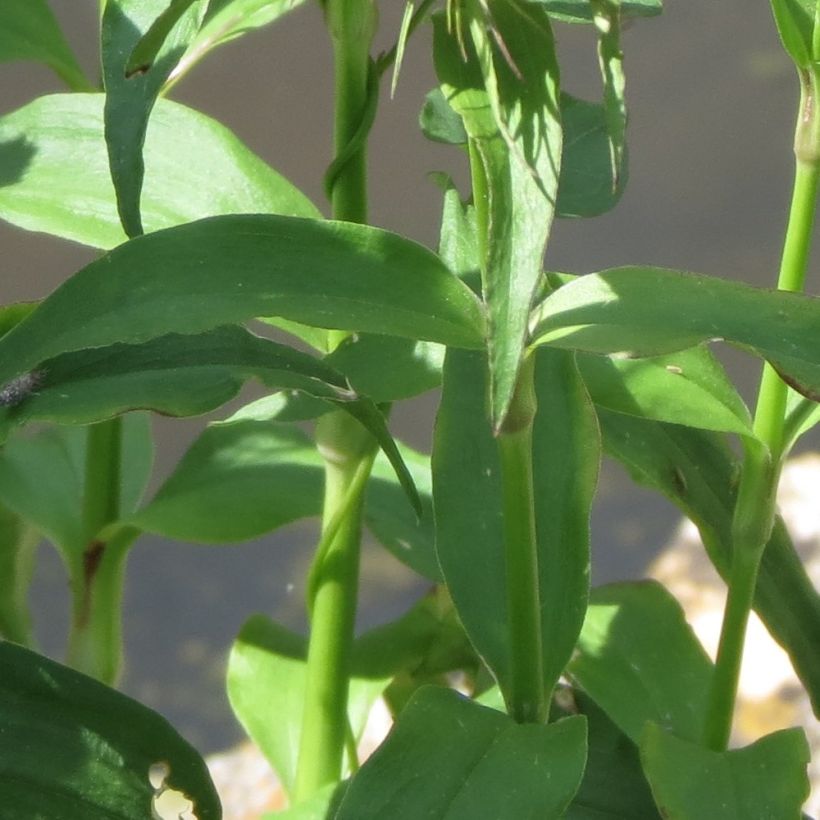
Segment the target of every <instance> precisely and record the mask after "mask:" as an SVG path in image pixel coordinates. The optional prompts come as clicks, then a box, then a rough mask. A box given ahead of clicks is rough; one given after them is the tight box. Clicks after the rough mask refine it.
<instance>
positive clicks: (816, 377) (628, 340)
mask: <svg viewBox="0 0 820 820" xmlns="http://www.w3.org/2000/svg"><path fill="white" fill-rule="evenodd" d="M534 320H535V329H534V331H533V337H534V339H535V340H536V344H550V345H556V346H558V347H567V348H575V349H578V350H585V351H589V352H593V353H616V352H618V353H623V354H625V355H628V356H652V355H658V354H662V353H670V352H673V351H676V350H683V349H684V348H688V347H694V346H695V345H697V344H700V343H701V342H705V341H710V340H717V339H723V340H726V341H727V342H732V343H734V344H737V345H741V346H743V347H749V348H752V349H753V350H755V351H756V352H757V353H758V354H759V355H760V356H763V357H764V358H766V359H768V360H769V361H770V362H771V363H772V365H773V366H774V367H775V368H776V369H777V370H778V371H779V372H780V374H781V375H782V376H783V378H784V379H785V380H786V381H788V383H789V384H790V385H791V386H792V387H794V388H795V390H798V391H799V392H801V393H804V394H805V395H808V396H809V397H810V398H811V397H813V396H820V356H818V354H817V350H818V348H817V345H816V344H815V340H816V338H817V334H818V333H820V299H817V298H814V297H811V296H805V295H802V294H797V293H787V292H785V291H774V290H764V289H762V288H754V287H751V286H750V285H744V284H740V283H738V282H730V281H728V280H724V279H716V278H713V277H709V276H699V275H697V274H693V273H681V272H679V271H672V270H665V269H663V268H635V267H629V268H615V269H613V270H609V271H604V272H602V273H593V274H589V275H588V276H581V277H579V278H578V279H576V280H575V281H573V282H570V283H569V284H567V285H565V286H564V287H562V288H559V289H558V290H557V291H555V292H554V293H552V294H550V295H549V296H548V297H547V298H546V300H545V301H544V302H542V303H541V305H540V306H539V307H538V308H536V310H535V312H534Z"/></svg>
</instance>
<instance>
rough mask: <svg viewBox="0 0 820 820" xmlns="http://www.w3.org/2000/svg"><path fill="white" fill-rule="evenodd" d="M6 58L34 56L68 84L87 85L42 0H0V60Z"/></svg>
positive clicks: (74, 86)
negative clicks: (0, 1)
mask: <svg viewBox="0 0 820 820" xmlns="http://www.w3.org/2000/svg"><path fill="white" fill-rule="evenodd" d="M10 60H37V61H38V62H42V63H45V64H46V65H47V66H49V67H50V68H51V69H52V70H53V71H54V72H55V73H56V74H57V75H58V76H59V77H60V78H61V79H62V80H63V82H64V83H65V84H66V85H67V86H68V87H69V88H72V89H75V90H77V91H88V90H89V89H90V88H91V86H90V85H89V83H88V80H86V78H85V75H84V74H83V71H82V69H81V68H80V66H79V64H78V63H77V58H76V57H75V56H74V54H73V52H72V51H71V47H70V46H69V45H68V43H67V42H66V40H65V37H63V33H62V31H60V26H59V24H58V23H57V20H56V18H55V17H54V13H53V12H52V11H51V8H50V7H49V5H48V3H47V2H46V0H3V2H2V4H0V62H7V61H10Z"/></svg>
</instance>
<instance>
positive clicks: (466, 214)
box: [437, 175, 480, 282]
mask: <svg viewBox="0 0 820 820" xmlns="http://www.w3.org/2000/svg"><path fill="white" fill-rule="evenodd" d="M437 182H438V184H439V185H440V186H441V189H442V191H443V192H444V203H443V206H442V213H441V231H440V234H439V254H440V255H441V258H442V259H443V260H444V262H445V263H446V265H447V267H448V268H450V270H451V271H452V272H453V273H454V274H455V275H456V276H458V277H460V278H462V279H464V281H465V282H471V281H473V280H477V279H478V273H479V268H480V265H479V251H478V234H477V229H476V217H475V208H474V207H473V206H472V205H471V204H468V203H466V202H462V201H461V197H460V196H459V193H458V190H457V189H456V187H455V185H454V183H453V180H452V179H450V177H448V176H446V175H440V177H439V178H438V179H437Z"/></svg>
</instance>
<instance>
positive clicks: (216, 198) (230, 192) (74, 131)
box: [0, 94, 320, 248]
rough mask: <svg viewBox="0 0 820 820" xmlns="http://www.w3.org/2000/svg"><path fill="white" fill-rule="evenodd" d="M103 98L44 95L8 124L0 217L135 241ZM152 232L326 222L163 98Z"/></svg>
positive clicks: (146, 195)
mask: <svg viewBox="0 0 820 820" xmlns="http://www.w3.org/2000/svg"><path fill="white" fill-rule="evenodd" d="M103 102H104V97H103V95H101V94H57V95H52V96H48V97H40V98H39V99H37V100H34V101H33V102H30V103H29V104H28V105H25V106H23V108H20V109H19V110H17V111H15V112H13V113H11V114H7V115H6V116H4V117H2V118H0V177H2V179H3V180H4V182H5V185H3V187H0V217H2V218H3V219H5V220H7V221H9V222H11V223H13V224H15V225H18V226H19V227H22V228H26V229H28V230H35V231H44V232H45V233H51V234H54V235H55V236H61V237H63V238H65V239H71V240H73V241H75V242H82V243H83V244H86V245H91V246H93V247H96V248H111V247H114V246H115V245H119V244H120V243H121V242H123V241H124V240H125V239H126V236H125V233H124V232H123V230H122V227H121V225H120V221H119V217H118V215H117V205H116V197H115V194H114V188H113V186H112V184H111V174H110V172H109V169H108V157H107V154H106V150H105V140H104V137H103ZM144 156H145V184H144V187H143V191H142V200H141V203H142V205H141V208H142V219H143V223H144V228H145V230H146V231H148V232H150V231H155V230H159V229H160V228H168V227H171V226H173V225H181V224H182V223H185V222H191V221H192V220H195V219H200V218H202V217H205V216H217V215H219V214H226V213H279V214H285V215H287V216H306V217H318V216H320V214H319V212H318V210H317V209H316V208H315V206H314V205H313V204H312V203H311V202H310V201H309V200H308V199H307V197H305V196H304V195H303V194H302V193H301V192H300V191H298V190H297V189H296V188H294V187H293V185H291V184H290V183H289V182H288V181H287V180H286V179H284V178H283V177H281V176H280V175H279V174H277V173H276V171H274V170H273V169H272V168H270V167H269V166H268V165H266V164H265V163H264V162H263V161H262V160H261V159H259V158H258V157H257V156H256V155H255V154H253V153H252V152H251V151H250V150H249V149H248V148H247V147H246V146H245V145H243V144H242V143H241V142H240V141H239V140H238V139H237V138H236V137H235V136H234V135H233V134H232V133H231V132H230V131H229V130H228V129H227V128H225V127H224V126H223V125H220V124H219V123H218V122H216V121H215V120H212V119H210V117H206V116H205V115H204V114H200V113H199V112H196V111H193V110H191V109H190V108H186V107H185V106H183V105H180V104H179V103H174V102H170V101H169V100H159V101H158V102H157V105H156V108H155V109H154V112H153V115H152V117H151V122H150V123H149V125H148V131H147V134H146V138H145V146H144Z"/></svg>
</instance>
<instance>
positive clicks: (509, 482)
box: [498, 356, 547, 723]
mask: <svg viewBox="0 0 820 820" xmlns="http://www.w3.org/2000/svg"><path fill="white" fill-rule="evenodd" d="M534 363H535V357H534V356H530V357H529V358H527V359H525V360H524V362H523V363H522V366H521V372H520V373H519V376H518V382H517V384H516V389H515V394H514V396H513V400H512V404H511V405H510V411H509V413H508V415H507V418H506V419H505V421H504V424H503V426H502V429H501V431H500V433H499V435H498V452H499V456H500V460H501V482H502V503H503V509H504V558H505V570H506V587H507V627H508V630H509V647H510V688H509V692H508V693H507V701H508V702H507V709H508V712H509V714H510V716H511V717H512V718H513V719H514V720H517V721H518V722H519V723H543V722H544V721H545V720H546V717H547V693H546V691H545V688H544V668H543V651H542V636H541V606H540V601H541V598H540V593H539V581H538V546H537V543H536V535H535V494H534V489H533V477H532V424H533V419H534V417H535V410H536V398H535V388H534V384H533V376H534Z"/></svg>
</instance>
